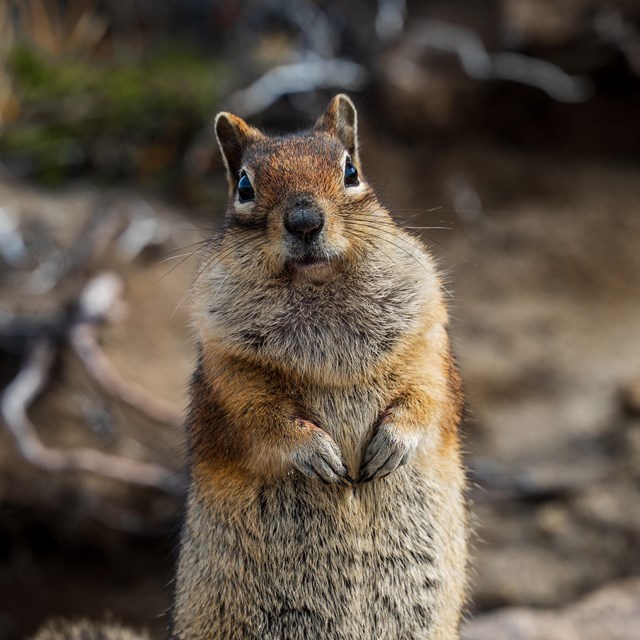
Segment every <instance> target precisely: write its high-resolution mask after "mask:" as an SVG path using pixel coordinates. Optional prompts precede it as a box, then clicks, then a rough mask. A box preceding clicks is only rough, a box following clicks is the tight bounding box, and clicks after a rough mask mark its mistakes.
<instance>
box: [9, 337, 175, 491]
mask: <svg viewBox="0 0 640 640" xmlns="http://www.w3.org/2000/svg"><path fill="white" fill-rule="evenodd" d="M54 353H55V351H54V348H53V345H52V343H51V342H50V341H49V340H46V339H43V340H40V341H39V342H37V343H36V344H35V345H34V346H33V347H32V348H31V350H30V352H29V354H28V356H27V359H26V362H25V364H24V366H23V367H22V369H21V370H20V372H19V373H18V375H17V376H16V377H15V378H14V380H13V381H12V382H11V383H10V384H9V385H8V386H7V388H6V389H5V391H4V393H3V394H2V399H1V401H0V409H1V411H2V416H3V418H4V421H5V423H6V425H7V427H8V428H9V430H10V431H11V433H12V435H13V437H14V438H15V440H16V443H17V445H18V448H19V449H20V452H21V453H22V455H23V456H24V457H25V458H26V459H27V460H28V461H29V462H30V463H31V464H33V465H35V466H37V467H40V468H41V469H46V470H48V471H88V472H91V473H96V474H99V475H102V476H104V477H107V478H113V479H115V480H120V481H122V482H128V483H130V484H136V485H139V486H144V487H154V488H157V489H162V490H164V491H167V492H169V493H173V494H178V493H179V492H180V483H179V482H178V481H177V476H176V474H175V473H174V472H173V471H171V470H170V469H167V468H165V467H163V466H161V465H157V464H151V463H146V462H138V461H135V460H129V459H126V458H122V457H120V456H115V455H111V454H106V453H102V452H100V451H97V450H95V449H89V448H79V449H70V450H64V449H59V448H48V447H45V446H44V444H43V443H42V441H41V440H40V438H39V436H38V433H37V431H36V429H35V427H34V426H33V424H32V423H31V421H30V420H29V417H28V415H27V410H28V408H29V406H30V405H31V403H32V402H33V401H34V399H35V398H36V397H37V396H38V395H39V393H40V392H41V391H42V389H43V388H44V386H45V384H46V382H47V380H48V379H49V373H50V371H51V366H52V364H53V360H54Z"/></svg>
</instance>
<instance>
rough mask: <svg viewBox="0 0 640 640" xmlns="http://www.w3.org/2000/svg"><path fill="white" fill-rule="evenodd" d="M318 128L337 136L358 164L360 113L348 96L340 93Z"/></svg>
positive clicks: (328, 108)
mask: <svg viewBox="0 0 640 640" xmlns="http://www.w3.org/2000/svg"><path fill="white" fill-rule="evenodd" d="M316 127H317V128H318V129H323V130H325V131H328V132H329V133H333V134H335V135H336V136H337V137H338V139H339V140H340V142H342V144H343V145H344V146H345V148H346V150H347V151H348V152H349V155H350V156H351V158H352V160H354V161H355V162H356V163H357V162H358V112H357V111H356V108H355V106H354V105H353V102H351V99H350V98H349V97H348V96H346V95H345V94H344V93H339V94H338V95H337V96H336V97H335V98H334V99H333V100H332V101H331V102H330V103H329V106H328V107H327V110H326V111H325V112H324V114H323V115H322V116H320V118H319V119H318V122H316Z"/></svg>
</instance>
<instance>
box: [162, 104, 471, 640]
mask: <svg viewBox="0 0 640 640" xmlns="http://www.w3.org/2000/svg"><path fill="white" fill-rule="evenodd" d="M356 125H357V122H356V112H355V108H354V107H353V104H352V103H351V101H350V100H349V99H348V98H347V97H346V96H337V97H336V98H335V99H334V100H333V101H332V102H331V104H330V105H329V108H328V110H327V112H326V113H325V114H324V115H323V116H322V117H321V118H320V120H319V121H318V123H317V124H316V126H315V127H314V128H313V129H312V130H310V131H308V132H303V133H302V134H297V135H292V136H286V137H275V138H274V137H267V136H265V135H264V134H262V133H261V132H259V131H258V130H256V129H254V128H252V127H250V126H249V125H247V124H246V123H245V122H244V121H242V120H241V119H239V118H237V117H236V116H232V115H230V114H221V115H219V116H218V118H217V120H216V134H217V136H218V142H219V144H220V147H221V150H222V154H223V158H224V160H225V164H226V167H227V172H228V179H229V209H228V211H227V216H226V221H225V226H224V228H223V230H222V231H221V233H220V235H219V236H218V237H217V238H215V240H214V241H213V242H212V243H211V245H210V253H209V255H207V256H205V258H204V261H203V265H204V266H203V267H202V268H201V270H200V272H199V275H198V276H197V277H196V281H195V283H194V313H193V317H194V325H195V330H196V336H197V341H198V363H197V368H196V371H195V374H194V376H193V379H192V384H191V403H190V411H189V416H188V420H187V431H188V438H189V447H190V455H191V475H190V477H191V483H190V490H189V498H188V505H187V514H186V520H185V523H184V528H183V533H182V538H181V549H180V559H179V564H178V571H177V576H176V590H175V602H174V607H173V615H172V619H173V628H172V634H173V637H174V638H176V639H177V638H180V639H181V640H192V639H193V640H200V639H203V640H204V638H208V639H210V638H216V639H220V640H224V639H234V640H244V639H250V638H251V639H253V638H255V639H258V638H260V639H274V640H275V639H276V638H277V639H282V640H302V639H303V638H314V639H317V640H329V639H331V640H347V639H349V640H352V639H354V638H358V639H360V640H374V639H375V640H378V639H388V640H396V639H398V638H403V639H432V640H436V639H437V640H452V639H454V638H457V637H458V625H459V621H460V612H461V609H462V607H463V604H464V600H465V589H466V578H465V576H466V562H467V560H466V558H467V551H466V530H467V525H466V512H465V504H464V497H463V496H464V484H465V480H464V472H463V470H462V466H461V462H460V449H459V442H458V433H457V431H458V423H459V420H460V412H461V392H460V384H459V379H458V374H457V371H456V369H455V365H454V363H453V360H452V356H451V352H450V345H449V338H448V334H447V323H448V320H447V312H446V308H445V305H444V302H443V300H442V295H441V285H440V280H439V276H438V274H437V271H436V269H435V266H434V264H433V260H432V259H431V257H430V256H429V254H428V252H427V251H426V249H424V247H423V246H422V244H421V243H420V242H419V241H418V240H417V239H415V238H413V237H411V236H409V235H407V234H406V233H405V232H404V231H403V230H401V229H400V228H399V227H397V226H396V224H395V223H394V222H393V220H392V218H391V216H389V214H388V212H387V211H386V210H385V209H384V208H383V207H382V206H381V205H380V204H379V203H378V201H377V199H376V198H375V194H374V193H373V191H372V189H371V188H370V186H369V185H368V184H367V183H366V181H365V180H364V178H363V175H362V168H361V164H360V159H359V155H358V149H357V126H356Z"/></svg>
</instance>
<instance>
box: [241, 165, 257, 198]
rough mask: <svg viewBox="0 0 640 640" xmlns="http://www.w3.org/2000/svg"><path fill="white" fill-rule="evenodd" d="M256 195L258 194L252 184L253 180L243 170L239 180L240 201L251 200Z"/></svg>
mask: <svg viewBox="0 0 640 640" xmlns="http://www.w3.org/2000/svg"><path fill="white" fill-rule="evenodd" d="M255 197H256V194H255V191H254V190H253V186H252V185H251V180H249V176H248V175H247V174H246V173H245V172H244V171H243V172H242V173H241V174H240V180H238V200H240V202H249V200H253V199H254V198H255Z"/></svg>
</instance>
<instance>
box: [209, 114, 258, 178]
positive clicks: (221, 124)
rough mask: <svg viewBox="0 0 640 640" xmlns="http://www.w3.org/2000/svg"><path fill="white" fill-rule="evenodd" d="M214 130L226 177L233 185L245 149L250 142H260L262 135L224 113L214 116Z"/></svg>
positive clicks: (239, 119)
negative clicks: (225, 169)
mask: <svg viewBox="0 0 640 640" xmlns="http://www.w3.org/2000/svg"><path fill="white" fill-rule="evenodd" d="M214 130H215V132H216V138H217V140H218V146H219V147H220V152H221V153H222V159H223V160H224V164H225V166H226V168H227V177H228V178H229V181H230V182H231V183H234V184H235V181H236V180H237V179H238V174H239V173H240V167H241V166H242V156H243V154H244V152H245V150H246V148H247V147H248V146H249V144H250V143H251V142H254V141H256V140H260V139H261V138H263V137H264V135H263V134H262V133H261V132H260V131H258V129H256V128H255V127H252V126H251V125H248V124H247V123H246V122H245V121H244V120H243V119H242V118H239V117H238V116H234V115H233V114H232V113H226V112H225V111H223V112H222V113H219V114H218V115H217V116H216V119H215V122H214Z"/></svg>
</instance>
